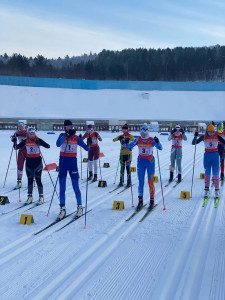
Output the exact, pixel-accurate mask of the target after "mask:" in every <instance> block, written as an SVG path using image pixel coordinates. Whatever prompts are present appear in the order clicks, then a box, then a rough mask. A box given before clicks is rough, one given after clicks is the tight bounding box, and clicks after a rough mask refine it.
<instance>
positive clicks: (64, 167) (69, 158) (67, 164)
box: [56, 120, 89, 220]
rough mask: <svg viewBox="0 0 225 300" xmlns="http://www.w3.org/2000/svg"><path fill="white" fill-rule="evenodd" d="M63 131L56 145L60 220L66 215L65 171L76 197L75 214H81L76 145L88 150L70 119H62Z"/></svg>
mask: <svg viewBox="0 0 225 300" xmlns="http://www.w3.org/2000/svg"><path fill="white" fill-rule="evenodd" d="M64 128H65V133H60V135H59V137H58V139H57V142H56V146H57V147H60V158H59V187H60V213H59V216H58V219H59V220H61V219H63V218H64V217H65V216H66V207H65V200H66V199H65V191H66V177H67V171H68V172H69V174H70V178H71V182H72V186H73V190H74V192H75V195H76V199H77V212H76V216H78V217H80V216H81V215H82V214H83V207H82V201H81V192H80V188H79V174H78V168H77V145H79V146H81V147H82V148H84V149H85V150H86V151H89V147H88V146H87V145H86V144H85V143H84V142H83V141H82V139H81V138H80V137H78V136H77V135H76V130H75V129H74V127H73V124H72V122H71V121H70V120H65V121H64Z"/></svg>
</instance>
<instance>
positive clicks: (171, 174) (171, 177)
mask: <svg viewBox="0 0 225 300" xmlns="http://www.w3.org/2000/svg"><path fill="white" fill-rule="evenodd" d="M172 181H173V172H171V171H170V178H169V182H172Z"/></svg>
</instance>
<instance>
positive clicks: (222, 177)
mask: <svg viewBox="0 0 225 300" xmlns="http://www.w3.org/2000/svg"><path fill="white" fill-rule="evenodd" d="M220 180H221V181H223V180H224V173H221V174H220Z"/></svg>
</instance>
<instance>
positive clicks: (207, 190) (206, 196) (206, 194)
mask: <svg viewBox="0 0 225 300" xmlns="http://www.w3.org/2000/svg"><path fill="white" fill-rule="evenodd" d="M204 198H209V188H205V194H204Z"/></svg>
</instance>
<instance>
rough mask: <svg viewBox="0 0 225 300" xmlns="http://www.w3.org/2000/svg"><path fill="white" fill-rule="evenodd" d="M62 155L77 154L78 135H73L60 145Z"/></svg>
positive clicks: (70, 155) (71, 155)
mask: <svg viewBox="0 0 225 300" xmlns="http://www.w3.org/2000/svg"><path fill="white" fill-rule="evenodd" d="M67 141H68V143H67ZM60 155H61V156H68V157H76V156H77V135H73V136H72V137H71V138H69V140H67V139H65V141H64V142H63V144H62V145H61V147H60Z"/></svg>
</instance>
